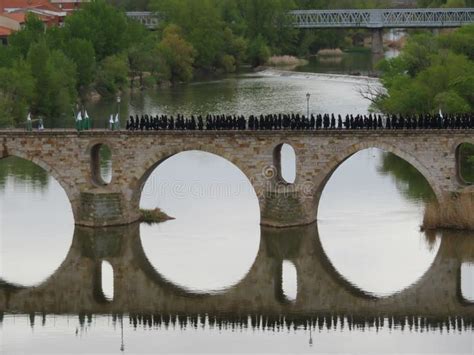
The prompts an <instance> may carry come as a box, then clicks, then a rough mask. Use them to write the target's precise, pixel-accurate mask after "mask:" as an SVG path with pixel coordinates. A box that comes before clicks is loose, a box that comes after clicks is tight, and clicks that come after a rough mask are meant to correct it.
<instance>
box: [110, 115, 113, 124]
mask: <svg viewBox="0 0 474 355" xmlns="http://www.w3.org/2000/svg"><path fill="white" fill-rule="evenodd" d="M109 123H114V115H113V114H112V115H110V120H109Z"/></svg>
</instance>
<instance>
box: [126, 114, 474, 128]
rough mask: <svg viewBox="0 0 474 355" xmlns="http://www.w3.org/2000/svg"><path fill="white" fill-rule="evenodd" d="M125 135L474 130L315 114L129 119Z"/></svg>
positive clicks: (456, 117)
mask: <svg viewBox="0 0 474 355" xmlns="http://www.w3.org/2000/svg"><path fill="white" fill-rule="evenodd" d="M126 129H127V130H129V131H161V130H190V131H194V130H199V131H202V130H251V131H252V130H282V129H283V130H320V129H339V130H357V129H368V130H377V129H474V114H473V113H469V114H444V115H443V114H442V113H439V114H436V115H431V114H424V115H423V114H420V115H413V116H404V115H389V116H382V115H376V114H369V115H356V116H354V115H346V116H344V117H343V116H341V115H337V116H335V115H334V114H331V115H330V114H324V115H321V114H318V115H310V116H309V117H306V116H304V115H299V114H272V115H260V116H254V115H251V116H249V117H248V118H246V117H244V116H240V115H239V116H237V115H233V116H229V115H207V116H206V117H203V116H197V117H196V116H191V117H184V116H183V115H177V116H176V118H175V117H173V116H167V115H161V116H158V115H155V116H149V115H142V116H141V117H138V115H136V116H135V117H133V116H130V118H129V119H128V120H127V125H126Z"/></svg>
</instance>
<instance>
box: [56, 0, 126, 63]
mask: <svg viewBox="0 0 474 355" xmlns="http://www.w3.org/2000/svg"><path fill="white" fill-rule="evenodd" d="M64 29H65V31H66V32H67V36H68V37H69V38H81V39H83V40H86V41H89V42H91V43H92V45H93V47H94V50H95V54H96V56H97V59H98V60H99V61H101V60H102V59H104V58H105V57H108V56H111V55H115V54H117V53H119V52H121V51H123V50H124V49H126V48H127V47H128V44H129V43H128V41H129V38H128V21H127V18H126V16H125V13H123V12H122V11H120V10H118V9H117V8H115V7H113V6H111V5H108V4H107V3H106V2H105V1H104V0H93V1H91V2H90V3H86V4H85V5H84V6H83V8H82V9H81V11H77V12H75V13H74V15H73V16H69V17H67V18H66V21H65V28H64Z"/></svg>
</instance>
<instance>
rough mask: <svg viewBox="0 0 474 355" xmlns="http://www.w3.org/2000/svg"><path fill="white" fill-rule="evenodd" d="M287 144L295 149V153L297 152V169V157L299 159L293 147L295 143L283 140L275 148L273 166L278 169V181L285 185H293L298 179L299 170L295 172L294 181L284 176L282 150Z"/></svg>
mask: <svg viewBox="0 0 474 355" xmlns="http://www.w3.org/2000/svg"><path fill="white" fill-rule="evenodd" d="M285 145H287V146H289V147H291V149H292V150H293V153H294V154H295V169H296V167H297V159H298V158H297V155H296V150H295V148H294V147H293V145H292V144H290V143H288V142H282V143H280V144H278V145H277V146H276V147H275V148H273V166H274V167H275V169H276V179H277V181H278V183H280V184H283V185H293V184H295V183H296V182H297V180H298V172H297V171H296V173H295V178H294V180H293V181H287V180H286V179H285V178H284V177H283V169H282V158H281V151H282V149H283V146H285Z"/></svg>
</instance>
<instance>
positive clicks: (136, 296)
mask: <svg viewBox="0 0 474 355" xmlns="http://www.w3.org/2000/svg"><path fill="white" fill-rule="evenodd" d="M139 233H140V232H139V225H138V224H132V225H129V226H125V227H108V228H103V229H98V228H87V227H76V231H75V235H74V238H73V242H72V245H71V248H70V250H69V253H68V255H67V256H66V258H65V260H64V261H63V263H62V265H61V266H60V267H59V268H58V270H57V271H56V272H55V273H54V274H53V275H51V276H50V277H49V278H48V279H47V280H45V281H44V282H43V283H41V284H39V285H37V286H36V287H28V288H27V287H22V286H19V285H12V284H7V283H3V284H2V283H1V282H0V314H1V312H6V313H21V314H35V313H43V314H79V315H81V314H82V315H85V314H124V313H125V314H130V315H132V316H133V315H150V319H151V315H153V317H157V316H159V317H158V318H166V317H169V316H170V315H171V316H174V317H175V316H176V315H180V316H184V318H185V319H186V317H189V316H198V315H208V316H209V317H212V318H221V319H223V320H224V321H226V322H228V321H236V322H241V323H244V324H246V323H247V319H248V318H247V317H248V316H249V315H253V316H256V315H258V316H259V317H264V318H265V319H266V322H270V323H272V322H273V323H275V322H276V323H278V322H281V320H282V318H285V319H286V320H287V321H288V320H291V321H292V322H294V323H295V324H305V322H307V321H309V320H311V319H313V320H315V319H320V320H321V319H324V318H327V319H335V318H338V319H340V320H342V319H345V320H346V321H347V322H348V323H350V322H352V323H353V325H359V326H360V325H362V326H364V325H366V324H367V323H370V324H376V323H377V322H379V321H380V318H388V319H389V320H391V321H392V322H394V324H395V325H399V326H400V325H402V326H403V325H405V324H406V322H408V323H409V324H410V322H412V323H411V324H412V325H413V324H415V325H416V326H418V325H420V326H425V327H428V326H429V327H433V326H434V327H436V326H438V327H440V326H442V325H443V324H444V325H445V326H446V324H449V323H451V322H455V324H457V325H458V327H459V326H460V325H463V326H464V327H466V326H468V327H472V323H473V321H474V304H473V303H470V302H469V301H467V300H466V299H465V298H464V296H463V295H462V291H461V285H460V284H461V281H460V280H461V265H462V264H463V263H472V262H473V261H474V249H473V248H474V243H472V234H465V233H462V232H445V233H444V235H443V236H442V240H441V243H440V247H439V250H438V254H437V255H436V257H435V259H434V261H433V263H432V265H431V267H430V269H429V270H427V271H426V273H425V274H424V275H423V276H422V277H421V278H420V279H419V280H418V281H417V282H415V283H414V284H413V285H411V286H409V287H407V288H406V289H404V290H401V291H400V292H398V293H396V294H393V295H391V296H385V297H380V298H379V297H375V296H374V295H372V294H368V293H366V292H364V291H362V290H360V289H358V288H356V287H355V286H353V285H352V284H350V283H349V282H348V281H346V279H344V277H343V276H342V275H340V274H339V273H338V272H337V271H336V269H335V268H334V267H333V265H332V264H331V261H330V260H329V259H328V258H327V256H326V254H325V252H324V249H323V247H322V245H321V242H320V239H319V235H318V231H317V226H316V224H312V225H309V226H304V227H296V228H290V229H285V230H284V229H275V228H263V229H262V236H261V241H260V248H259V252H258V254H257V256H256V259H255V261H254V263H253V265H252V266H251V268H250V269H249V271H248V273H247V275H246V276H245V277H244V278H243V279H242V280H241V281H240V282H238V283H237V284H236V285H234V286H232V287H230V288H228V289H226V290H223V291H220V292H217V293H206V294H198V293H193V292H191V291H188V290H186V289H183V288H180V287H179V286H176V285H174V284H173V283H171V282H170V281H169V280H166V279H165V278H164V277H163V276H162V275H161V274H160V273H159V270H156V269H155V268H154V267H153V266H152V265H151V263H150V262H149V261H148V259H147V256H146V254H145V250H144V249H143V247H142V244H141V239H140V234H139ZM427 238H428V240H427V242H429V238H430V237H427ZM434 238H436V237H434ZM104 260H105V261H108V262H109V263H110V264H111V265H112V268H113V270H114V295H113V300H106V299H105V297H104V294H103V292H102V286H101V263H102V261H104ZM285 260H288V261H291V262H292V263H293V264H294V265H295V268H296V271H297V295H296V299H295V300H294V301H290V300H288V299H286V297H285V295H284V293H283V289H282V263H283V261H285ZM326 324H327V321H326ZM348 325H349V326H350V324H348Z"/></svg>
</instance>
